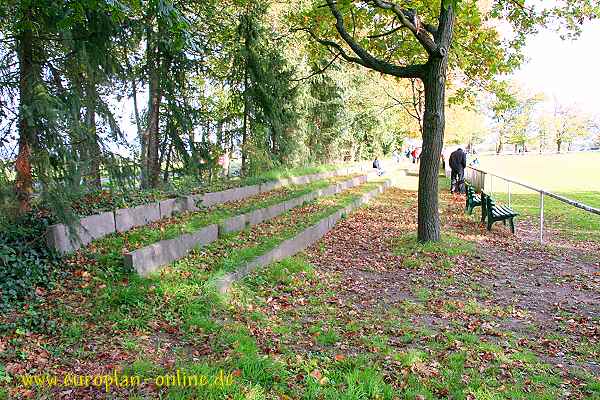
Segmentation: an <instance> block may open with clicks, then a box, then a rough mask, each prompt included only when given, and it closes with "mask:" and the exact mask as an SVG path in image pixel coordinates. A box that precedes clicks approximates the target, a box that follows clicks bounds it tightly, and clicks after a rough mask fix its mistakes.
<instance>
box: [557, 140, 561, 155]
mask: <svg viewBox="0 0 600 400" xmlns="http://www.w3.org/2000/svg"><path fill="white" fill-rule="evenodd" d="M561 145H562V140H560V139H558V140H557V141H556V151H557V152H558V153H560V146H561Z"/></svg>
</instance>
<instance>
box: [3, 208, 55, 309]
mask: <svg viewBox="0 0 600 400" xmlns="http://www.w3.org/2000/svg"><path fill="white" fill-rule="evenodd" d="M48 222H49V221H48V218H47V217H45V216H43V215H42V214H39V213H38V214H34V213H31V214H29V215H27V216H24V217H20V218H19V219H18V220H16V221H6V220H5V221H2V222H0V313H2V312H5V311H6V310H8V309H11V308H14V307H15V306H17V305H19V304H21V303H23V302H25V301H29V300H31V299H33V298H35V296H36V294H35V292H36V289H37V288H38V287H40V288H48V287H49V286H50V285H51V282H52V281H53V275H54V273H55V272H56V270H57V266H58V262H59V261H60V257H59V256H58V255H57V254H56V253H54V252H53V251H50V250H49V249H48V248H47V247H46V243H45V240H44V234H45V232H46V228H47V226H48Z"/></svg>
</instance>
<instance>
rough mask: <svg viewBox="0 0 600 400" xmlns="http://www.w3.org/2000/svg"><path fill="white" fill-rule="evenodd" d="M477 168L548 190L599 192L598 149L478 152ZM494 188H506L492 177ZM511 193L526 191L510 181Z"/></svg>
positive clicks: (498, 189) (599, 157)
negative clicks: (522, 152) (507, 153)
mask: <svg viewBox="0 0 600 400" xmlns="http://www.w3.org/2000/svg"><path fill="white" fill-rule="evenodd" d="M479 160H480V162H481V165H480V168H481V169H483V170H485V171H490V172H492V173H494V174H496V175H499V176H505V177H507V178H514V179H516V180H517V181H522V182H524V183H529V184H530V185H533V186H537V187H540V188H543V189H546V190H548V191H556V192H562V193H577V192H600V180H599V179H598V176H600V153H569V154H549V155H534V154H531V155H525V156H519V155H506V156H482V157H480V159H479ZM493 186H494V191H506V186H505V185H503V184H502V183H500V182H499V181H497V180H496V182H495V183H494V184H493ZM496 188H497V189H496ZM511 190H512V191H513V193H519V192H520V190H521V193H523V192H525V193H526V192H527V191H526V189H520V188H518V187H515V185H512V188H511Z"/></svg>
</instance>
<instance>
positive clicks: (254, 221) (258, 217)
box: [246, 208, 267, 226]
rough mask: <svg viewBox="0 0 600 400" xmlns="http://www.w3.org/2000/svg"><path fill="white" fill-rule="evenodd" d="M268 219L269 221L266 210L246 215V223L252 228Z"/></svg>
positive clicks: (262, 209)
mask: <svg viewBox="0 0 600 400" xmlns="http://www.w3.org/2000/svg"><path fill="white" fill-rule="evenodd" d="M266 219H267V213H266V212H265V209H264V208H261V209H258V210H254V211H252V212H250V213H248V214H246V221H247V224H249V225H250V226H252V225H258V224H260V223H261V222H263V221H265V220H266Z"/></svg>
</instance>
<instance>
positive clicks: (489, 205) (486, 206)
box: [481, 192, 519, 234]
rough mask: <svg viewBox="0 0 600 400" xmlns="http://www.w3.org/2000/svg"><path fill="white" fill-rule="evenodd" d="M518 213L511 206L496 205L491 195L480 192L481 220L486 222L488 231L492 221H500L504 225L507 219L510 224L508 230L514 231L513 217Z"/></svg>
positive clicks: (490, 228)
mask: <svg viewBox="0 0 600 400" xmlns="http://www.w3.org/2000/svg"><path fill="white" fill-rule="evenodd" d="M518 215H519V214H518V213H516V212H515V211H514V210H513V209H512V208H510V207H507V206H503V205H497V204H496V202H495V201H494V199H493V198H492V196H490V195H487V194H485V193H484V192H481V222H486V220H487V229H488V231H491V230H492V224H493V223H494V222H498V221H502V222H503V223H504V225H506V221H507V220H508V222H509V224H510V231H511V232H512V233H513V234H514V233H515V223H514V218H515V217H516V216H518Z"/></svg>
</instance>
